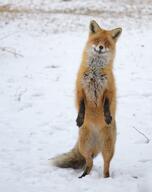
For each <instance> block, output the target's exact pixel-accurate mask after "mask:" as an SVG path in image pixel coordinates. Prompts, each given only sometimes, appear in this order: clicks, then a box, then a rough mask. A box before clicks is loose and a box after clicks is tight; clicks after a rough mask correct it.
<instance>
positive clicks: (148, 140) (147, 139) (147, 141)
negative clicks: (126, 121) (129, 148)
mask: <svg viewBox="0 0 152 192" xmlns="http://www.w3.org/2000/svg"><path fill="white" fill-rule="evenodd" d="M133 128H134V129H135V130H136V131H137V132H138V133H140V134H141V135H142V136H143V137H144V138H145V139H146V143H149V142H150V139H149V138H148V137H147V136H146V135H145V134H144V133H142V132H141V131H139V130H138V129H137V128H136V127H133Z"/></svg>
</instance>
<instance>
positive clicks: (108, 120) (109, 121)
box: [105, 115, 112, 125]
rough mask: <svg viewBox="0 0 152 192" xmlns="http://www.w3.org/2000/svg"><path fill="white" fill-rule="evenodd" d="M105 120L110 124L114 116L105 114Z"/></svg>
mask: <svg viewBox="0 0 152 192" xmlns="http://www.w3.org/2000/svg"><path fill="white" fill-rule="evenodd" d="M105 122H106V123H107V124H108V125H109V124H110V123H111V122H112V116H111V115H107V116H105Z"/></svg>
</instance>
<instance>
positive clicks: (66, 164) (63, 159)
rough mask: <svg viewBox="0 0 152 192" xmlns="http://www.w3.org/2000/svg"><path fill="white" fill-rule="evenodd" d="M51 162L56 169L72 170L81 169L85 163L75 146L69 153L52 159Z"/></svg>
mask: <svg viewBox="0 0 152 192" xmlns="http://www.w3.org/2000/svg"><path fill="white" fill-rule="evenodd" d="M51 162H52V164H53V165H54V166H56V167H61V168H73V169H79V168H83V167H84V165H85V163H86V161H85V159H84V157H83V156H82V155H81V154H80V152H79V149H78V146H77V145H76V146H75V147H74V148H73V149H72V150H71V151H69V152H67V153H64V154H61V155H59V156H57V157H54V158H53V159H52V160H51Z"/></svg>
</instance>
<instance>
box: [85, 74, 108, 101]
mask: <svg viewBox="0 0 152 192" xmlns="http://www.w3.org/2000/svg"><path fill="white" fill-rule="evenodd" d="M82 85H83V88H84V92H85V95H86V98H87V100H89V101H91V102H93V103H95V104H96V105H98V104H99V102H100V101H101V97H102V95H103V91H104V90H105V88H106V86H107V77H106V75H102V74H101V73H100V72H98V71H88V72H86V73H85V74H84V75H83V79H82Z"/></svg>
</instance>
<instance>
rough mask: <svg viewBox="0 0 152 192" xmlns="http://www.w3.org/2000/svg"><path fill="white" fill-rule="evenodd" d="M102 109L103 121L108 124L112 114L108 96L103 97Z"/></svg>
mask: <svg viewBox="0 0 152 192" xmlns="http://www.w3.org/2000/svg"><path fill="white" fill-rule="evenodd" d="M103 109H104V118H105V122H106V123H107V124H110V123H111V122H112V116H111V113H110V101H109V99H108V97H105V99H104V104H103Z"/></svg>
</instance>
